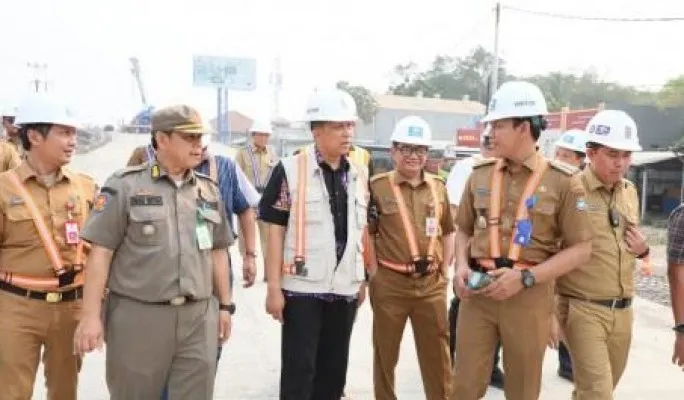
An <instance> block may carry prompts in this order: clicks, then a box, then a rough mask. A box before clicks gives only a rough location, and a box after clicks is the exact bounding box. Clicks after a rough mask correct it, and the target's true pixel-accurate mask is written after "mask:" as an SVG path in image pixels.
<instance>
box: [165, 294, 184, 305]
mask: <svg viewBox="0 0 684 400" xmlns="http://www.w3.org/2000/svg"><path fill="white" fill-rule="evenodd" d="M186 300H187V299H186V298H185V296H178V297H174V298H173V299H171V300H170V301H169V303H170V304H171V305H172V306H182V305H183V304H185V301H186Z"/></svg>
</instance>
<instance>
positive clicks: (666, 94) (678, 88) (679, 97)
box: [658, 75, 684, 107]
mask: <svg viewBox="0 0 684 400" xmlns="http://www.w3.org/2000/svg"><path fill="white" fill-rule="evenodd" d="M658 105H659V106H661V107H684V75H681V76H679V77H677V78H674V79H670V80H669V81H667V83H665V85H664V86H663V88H662V89H661V90H660V93H658Z"/></svg>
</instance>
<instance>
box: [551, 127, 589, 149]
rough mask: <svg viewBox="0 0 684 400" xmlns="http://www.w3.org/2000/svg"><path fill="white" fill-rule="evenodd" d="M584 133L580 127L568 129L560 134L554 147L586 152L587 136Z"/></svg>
mask: <svg viewBox="0 0 684 400" xmlns="http://www.w3.org/2000/svg"><path fill="white" fill-rule="evenodd" d="M586 136H587V135H586V133H585V132H584V131H583V130H581V129H570V130H569V131H566V132H565V133H563V134H562V135H561V137H560V138H558V141H557V142H556V147H562V148H564V149H568V150H572V151H579V152H580V153H586V152H587V137H586Z"/></svg>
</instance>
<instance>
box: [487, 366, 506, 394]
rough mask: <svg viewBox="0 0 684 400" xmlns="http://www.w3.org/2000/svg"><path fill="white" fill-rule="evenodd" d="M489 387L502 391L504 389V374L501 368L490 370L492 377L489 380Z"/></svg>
mask: <svg viewBox="0 0 684 400" xmlns="http://www.w3.org/2000/svg"><path fill="white" fill-rule="evenodd" d="M489 386H493V387H495V388H497V389H501V390H503V388H504V373H503V371H502V370H501V368H499V367H496V368H494V369H493V370H492V376H491V377H490V378H489Z"/></svg>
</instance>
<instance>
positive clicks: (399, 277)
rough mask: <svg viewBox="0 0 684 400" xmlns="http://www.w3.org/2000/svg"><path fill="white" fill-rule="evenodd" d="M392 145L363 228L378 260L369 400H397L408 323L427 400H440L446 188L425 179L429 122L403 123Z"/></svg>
mask: <svg viewBox="0 0 684 400" xmlns="http://www.w3.org/2000/svg"><path fill="white" fill-rule="evenodd" d="M391 141H392V149H391V152H392V158H393V159H394V164H395V165H396V167H395V170H394V171H390V172H387V173H384V174H380V175H376V176H375V177H374V178H373V180H372V182H371V204H373V205H374V206H375V207H376V209H377V214H376V215H375V216H373V218H371V220H370V229H369V232H370V234H371V237H372V240H371V243H374V248H375V254H376V257H377V269H376V271H375V274H374V276H373V278H372V279H371V281H370V287H369V296H370V302H371V306H372V307H373V350H374V351H373V354H374V363H373V384H374V387H375V399H378V400H393V399H396V398H397V396H396V394H395V392H394V370H395V368H396V365H397V360H398V359H399V347H400V345H401V339H402V337H403V334H404V327H405V326H406V320H407V319H410V320H411V326H412V329H413V334H414V338H415V341H416V351H417V352H418V362H419V363H420V371H421V375H422V377H423V386H424V388H425V397H426V398H427V399H428V400H444V399H446V398H447V396H448V395H449V381H450V378H451V374H450V371H451V368H450V367H451V359H450V356H449V327H448V323H447V307H446V302H447V283H448V281H449V280H448V278H447V276H448V267H447V265H448V263H449V262H450V261H451V259H452V255H453V248H454V237H453V236H454V235H453V232H454V225H453V219H452V217H451V212H450V208H449V200H448V198H447V192H446V188H445V187H444V182H443V181H442V180H441V179H440V178H439V177H437V176H435V175H432V174H428V173H426V172H424V167H425V163H426V160H427V153H428V149H429V148H430V146H431V144H432V133H431V131H430V126H429V125H428V124H427V122H425V121H424V120H423V119H422V118H419V117H415V116H409V117H405V118H403V119H401V120H400V121H399V122H398V123H397V125H396V127H395V128H394V132H393V133H392V137H391ZM373 239H374V240H373ZM372 253H373V250H371V254H372Z"/></svg>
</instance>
